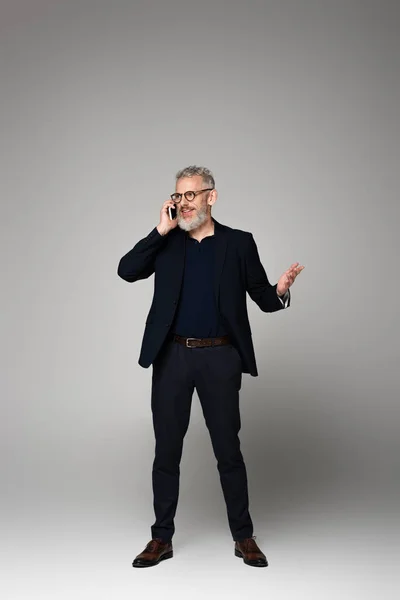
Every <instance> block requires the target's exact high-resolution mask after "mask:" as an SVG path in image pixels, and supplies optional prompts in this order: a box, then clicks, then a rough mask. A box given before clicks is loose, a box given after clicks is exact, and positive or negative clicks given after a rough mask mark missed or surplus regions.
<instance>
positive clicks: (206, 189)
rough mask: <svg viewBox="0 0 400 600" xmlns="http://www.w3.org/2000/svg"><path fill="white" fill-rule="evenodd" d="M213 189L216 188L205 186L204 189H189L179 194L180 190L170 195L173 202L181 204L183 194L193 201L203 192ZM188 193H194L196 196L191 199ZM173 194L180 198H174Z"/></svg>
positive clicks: (186, 198)
mask: <svg viewBox="0 0 400 600" xmlns="http://www.w3.org/2000/svg"><path fill="white" fill-rule="evenodd" d="M213 189H214V188H205V189H204V190H196V191H193V190H188V191H187V192H185V193H184V194H179V193H178V192H174V193H173V194H171V196H170V197H171V200H172V202H175V204H179V202H181V200H182V196H185V200H187V201H188V202H193V201H194V200H195V198H196V196H197V195H198V194H201V193H202V192H210V191H211V190H213ZM186 194H194V198H192V199H191V200H189V198H188V197H187V196H186ZM173 196H179V200H176V199H175V198H173Z"/></svg>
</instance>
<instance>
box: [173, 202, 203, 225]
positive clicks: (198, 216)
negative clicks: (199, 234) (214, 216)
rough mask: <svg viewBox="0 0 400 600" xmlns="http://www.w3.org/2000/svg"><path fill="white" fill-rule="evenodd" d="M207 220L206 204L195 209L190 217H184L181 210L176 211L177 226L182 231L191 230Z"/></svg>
mask: <svg viewBox="0 0 400 600" xmlns="http://www.w3.org/2000/svg"><path fill="white" fill-rule="evenodd" d="M205 221H207V204H204V205H203V206H201V207H200V208H198V209H195V212H194V215H193V216H192V217H191V218H190V219H184V218H183V217H182V214H181V212H180V211H179V213H178V227H180V228H181V229H183V231H192V229H196V228H197V227H200V225H203V223H205Z"/></svg>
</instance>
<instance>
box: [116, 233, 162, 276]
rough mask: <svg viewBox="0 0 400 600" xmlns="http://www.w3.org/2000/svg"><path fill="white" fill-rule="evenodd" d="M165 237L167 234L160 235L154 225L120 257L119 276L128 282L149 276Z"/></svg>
mask: <svg viewBox="0 0 400 600" xmlns="http://www.w3.org/2000/svg"><path fill="white" fill-rule="evenodd" d="M166 239H167V235H161V234H160V233H159V232H158V229H157V227H154V229H152V230H151V231H150V233H149V234H148V235H147V236H146V237H145V238H143V239H142V240H139V242H137V244H136V245H135V246H134V247H133V248H132V250H129V252H127V253H126V254H125V255H124V256H123V257H122V258H121V260H120V261H119V264H118V269H117V274H118V275H119V277H121V278H122V279H124V280H125V281H128V282H129V283H133V282H134V281H138V280H139V279H147V277H150V275H152V274H153V273H154V269H155V259H156V256H157V254H158V252H159V251H160V250H161V248H162V247H163V246H164V244H165V242H166Z"/></svg>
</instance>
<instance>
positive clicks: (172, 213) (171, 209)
mask: <svg viewBox="0 0 400 600" xmlns="http://www.w3.org/2000/svg"><path fill="white" fill-rule="evenodd" d="M168 214H169V218H170V219H171V221H172V220H173V219H176V206H168Z"/></svg>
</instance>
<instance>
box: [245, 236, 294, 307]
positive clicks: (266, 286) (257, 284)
mask: <svg viewBox="0 0 400 600" xmlns="http://www.w3.org/2000/svg"><path fill="white" fill-rule="evenodd" d="M246 237H247V240H246V254H245V256H246V258H245V260H246V291H247V292H248V294H249V295H250V298H251V299H252V300H253V301H254V302H255V303H256V304H257V305H258V306H259V307H260V309H261V310H262V311H263V312H275V311H277V310H282V309H284V308H285V304H286V307H288V306H290V294H289V295H288V296H285V304H284V303H283V302H282V301H281V299H280V298H279V296H278V294H277V291H276V288H277V286H278V284H277V283H276V284H275V285H271V283H270V282H269V280H268V277H267V274H266V272H265V269H264V267H263V265H262V264H261V261H260V257H259V254H258V249H257V245H256V243H255V241H254V238H253V234H251V233H248V234H247V236H246Z"/></svg>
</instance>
